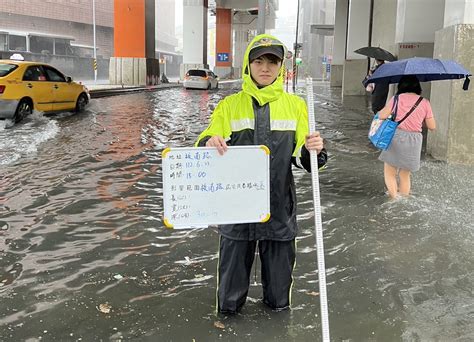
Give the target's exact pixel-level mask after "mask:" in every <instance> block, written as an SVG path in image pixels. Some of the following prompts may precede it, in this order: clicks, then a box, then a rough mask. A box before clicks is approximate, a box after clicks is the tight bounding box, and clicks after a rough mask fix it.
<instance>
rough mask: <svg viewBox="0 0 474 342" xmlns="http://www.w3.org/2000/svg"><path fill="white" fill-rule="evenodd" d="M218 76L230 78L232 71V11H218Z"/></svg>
mask: <svg viewBox="0 0 474 342" xmlns="http://www.w3.org/2000/svg"><path fill="white" fill-rule="evenodd" d="M214 72H215V74H216V75H217V76H219V77H223V78H229V77H231V76H233V70H232V10H231V9H227V8H217V9H216V66H215V68H214Z"/></svg>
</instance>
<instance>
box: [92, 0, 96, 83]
mask: <svg viewBox="0 0 474 342" xmlns="http://www.w3.org/2000/svg"><path fill="white" fill-rule="evenodd" d="M92 26H93V28H94V61H93V64H92V65H93V67H94V83H97V46H96V35H95V0H92Z"/></svg>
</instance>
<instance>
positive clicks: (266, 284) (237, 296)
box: [217, 236, 296, 313]
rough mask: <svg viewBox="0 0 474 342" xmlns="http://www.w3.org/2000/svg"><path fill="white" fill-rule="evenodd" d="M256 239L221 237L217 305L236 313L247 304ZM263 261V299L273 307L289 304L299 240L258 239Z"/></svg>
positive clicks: (221, 309) (222, 309) (281, 307)
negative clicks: (296, 241) (244, 239)
mask: <svg viewBox="0 0 474 342" xmlns="http://www.w3.org/2000/svg"><path fill="white" fill-rule="evenodd" d="M256 245H257V241H241V240H231V239H228V238H226V237H224V236H221V237H220V246H219V268H218V272H219V274H218V284H217V287H218V290H217V309H218V311H219V312H222V313H236V312H238V311H239V310H240V308H241V307H242V306H243V305H244V303H245V300H246V299H247V293H248V290H249V286H250V273H251V271H252V264H253V261H254V256H255V248H256ZM258 248H259V254H260V261H261V264H262V267H261V268H262V272H261V277H262V287H263V302H264V303H265V304H266V305H268V306H269V307H270V308H272V309H274V310H284V309H287V308H289V306H290V292H291V285H292V283H293V278H292V276H291V274H292V272H293V268H294V265H295V258H296V243H295V240H290V241H273V240H260V241H258Z"/></svg>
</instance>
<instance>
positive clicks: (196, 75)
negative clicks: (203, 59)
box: [183, 69, 219, 89]
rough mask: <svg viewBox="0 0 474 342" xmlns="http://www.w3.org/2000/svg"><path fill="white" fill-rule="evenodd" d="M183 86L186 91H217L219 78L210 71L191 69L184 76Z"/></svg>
mask: <svg viewBox="0 0 474 342" xmlns="http://www.w3.org/2000/svg"><path fill="white" fill-rule="evenodd" d="M183 86H184V87H185V88H186V89H188V88H194V89H217V88H218V87H219V78H218V77H217V75H216V74H214V73H213V72H212V71H211V70H209V69H189V70H188V72H187V73H186V76H184V82H183Z"/></svg>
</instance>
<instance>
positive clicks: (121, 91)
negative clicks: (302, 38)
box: [89, 83, 183, 99]
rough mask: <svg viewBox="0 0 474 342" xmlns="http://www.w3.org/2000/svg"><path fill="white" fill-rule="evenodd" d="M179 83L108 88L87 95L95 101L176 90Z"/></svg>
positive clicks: (179, 85) (90, 91) (92, 91)
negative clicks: (145, 92)
mask: <svg viewBox="0 0 474 342" xmlns="http://www.w3.org/2000/svg"><path fill="white" fill-rule="evenodd" d="M182 86H183V85H182V84H181V83H167V84H160V85H158V86H148V87H144V86H140V87H127V88H110V89H93V90H89V94H90V96H91V99H97V98H101V97H108V96H117V95H126V94H132V93H137V92H142V91H158V90H162V89H170V88H178V87H182Z"/></svg>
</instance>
